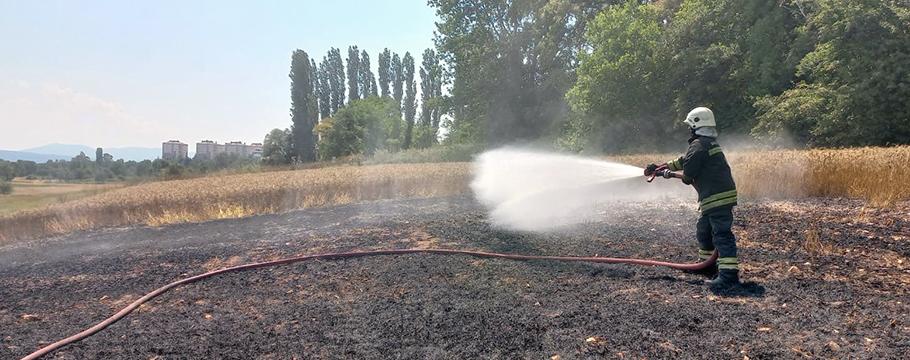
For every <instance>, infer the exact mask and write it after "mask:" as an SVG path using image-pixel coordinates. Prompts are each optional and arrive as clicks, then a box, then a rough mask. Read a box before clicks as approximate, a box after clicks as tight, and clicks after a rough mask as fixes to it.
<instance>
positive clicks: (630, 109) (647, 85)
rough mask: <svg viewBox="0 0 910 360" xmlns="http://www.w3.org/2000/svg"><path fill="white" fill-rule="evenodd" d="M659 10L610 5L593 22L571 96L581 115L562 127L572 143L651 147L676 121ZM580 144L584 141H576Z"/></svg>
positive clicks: (608, 148) (612, 147)
mask: <svg viewBox="0 0 910 360" xmlns="http://www.w3.org/2000/svg"><path fill="white" fill-rule="evenodd" d="M661 19H662V17H661V12H660V11H659V9H658V8H657V7H655V6H654V5H640V4H639V3H637V2H635V1H629V2H627V3H625V4H622V5H615V6H611V7H610V8H609V9H607V10H605V11H604V12H602V13H601V14H599V15H598V16H597V17H596V18H595V19H594V20H593V21H592V22H591V23H590V24H589V25H588V32H587V35H586V37H587V40H588V42H589V43H590V44H591V50H590V51H589V52H585V53H582V54H581V56H580V60H581V65H580V66H579V68H578V79H577V82H576V84H575V86H574V87H573V89H572V90H571V92H570V93H569V99H570V100H571V104H572V106H573V108H574V109H575V111H576V112H577V113H578V114H577V115H576V117H574V118H573V119H572V122H573V124H571V125H568V126H567V127H566V128H564V129H565V130H566V131H567V134H564V135H566V136H568V137H570V138H571V137H577V138H578V139H577V141H576V142H575V143H574V144H573V146H570V147H585V146H586V145H591V146H594V147H596V148H597V149H600V150H606V151H618V150H621V149H629V148H632V147H636V146H640V147H646V148H653V147H654V146H657V145H658V144H657V142H658V141H660V140H659V139H661V138H663V137H665V135H667V129H668V128H670V127H671V126H672V125H671V124H669V123H668V121H671V120H669V119H672V117H671V116H670V113H669V111H668V110H669V109H668V108H669V106H670V105H671V101H670V98H671V92H670V91H669V89H668V88H667V82H668V79H667V76H666V66H667V63H668V60H669V56H668V54H667V53H666V52H665V51H662V50H663V49H664V48H665V43H664V41H663V28H662V26H661ZM577 142H581V144H578V143H577Z"/></svg>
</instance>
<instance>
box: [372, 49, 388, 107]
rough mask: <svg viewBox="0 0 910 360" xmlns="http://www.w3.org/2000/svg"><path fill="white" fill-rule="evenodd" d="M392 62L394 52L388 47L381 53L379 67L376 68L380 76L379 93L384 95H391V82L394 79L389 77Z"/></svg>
mask: <svg viewBox="0 0 910 360" xmlns="http://www.w3.org/2000/svg"><path fill="white" fill-rule="evenodd" d="M391 62H392V52H390V51H389V49H388V48H386V49H384V50H383V51H382V53H380V54H379V60H378V68H377V69H376V74H377V75H378V76H379V95H380V96H382V97H387V96H389V95H390V93H389V82H391V81H392V79H391V78H390V77H389V67H390V66H391V65H392V64H391Z"/></svg>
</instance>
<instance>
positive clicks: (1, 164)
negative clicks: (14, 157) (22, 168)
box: [0, 160, 16, 181]
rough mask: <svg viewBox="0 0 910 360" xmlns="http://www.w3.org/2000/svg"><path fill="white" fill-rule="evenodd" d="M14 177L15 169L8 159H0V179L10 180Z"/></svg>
mask: <svg viewBox="0 0 910 360" xmlns="http://www.w3.org/2000/svg"><path fill="white" fill-rule="evenodd" d="M15 177H16V169H15V168H14V167H13V164H12V163H10V162H9V161H5V160H0V181H10V180H12V179H13V178H15Z"/></svg>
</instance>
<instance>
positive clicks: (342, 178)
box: [0, 146, 910, 243]
mask: <svg viewBox="0 0 910 360" xmlns="http://www.w3.org/2000/svg"><path fill="white" fill-rule="evenodd" d="M725 154H726V155H727V157H728V159H729V162H730V164H731V167H732V168H733V174H734V177H735V180H736V184H737V188H738V190H739V193H740V194H741V197H742V198H743V199H761V198H776V199H795V198H802V197H849V198H857V199H864V200H866V201H867V203H868V204H869V205H870V206H888V205H890V204H893V203H895V202H897V201H904V200H910V147H908V146H902V147H890V148H855V149H838V150H773V151H767V150H764V151H729V152H725ZM674 156H678V155H672V154H642V155H629V156H615V157H609V159H610V160H613V161H618V162H623V163H627V164H631V165H637V166H644V165H645V164H647V163H649V162H662V161H665V160H668V159H671V158H673V157H674ZM470 179H471V165H470V163H425V164H394V165H392V164H388V165H371V166H354V165H346V166H337V167H327V168H316V169H307V170H287V171H272V172H260V173H249V174H231V175H218V176H209V177H203V178H197V179H190V180H174V181H162V182H154V183H147V184H140V185H135V186H130V187H125V188H121V189H117V190H113V191H110V192H106V193H102V194H99V195H95V196H91V197H87V198H83V199H79V200H75V201H70V202H66V203H62V204H54V205H51V206H48V207H45V208H42V209H37V210H29V211H21V212H17V213H13V214H9V215H3V216H0V243H3V242H9V241H13V240H18V239H28V238H36V237H43V236H49V235H56V234H63V233H68V232H72V231H77V230H85V229H92V228H99V227H108V226H125V225H134V224H146V225H151V226H159V225H165V224H173V223H181V222H197V221H205V220H213V219H226V218H239V217H245V216H251V215H258V214H270V213H277V212H282V211H288V210H292V209H303V208H312V207H320V206H330V205H340V204H348V203H353V202H360V201H371V200H381V199H394V198H417V197H434V196H449V195H455V194H462V193H466V192H468V191H469V187H468V183H469V182H470ZM0 201H2V199H0Z"/></svg>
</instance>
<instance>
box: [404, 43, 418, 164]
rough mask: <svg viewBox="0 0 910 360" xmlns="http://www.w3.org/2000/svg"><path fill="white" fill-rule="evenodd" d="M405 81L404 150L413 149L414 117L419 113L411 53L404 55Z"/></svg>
mask: <svg viewBox="0 0 910 360" xmlns="http://www.w3.org/2000/svg"><path fill="white" fill-rule="evenodd" d="M402 67H403V68H404V69H403V76H402V77H403V80H404V85H405V87H406V88H405V97H404V104H403V105H402V108H403V110H404V121H405V123H406V124H407V125H406V128H405V133H404V147H403V148H404V149H407V148H410V147H411V139H412V137H413V132H414V115H415V114H416V112H417V83H416V82H414V57H412V56H411V53H410V52H406V53H404V59H403V60H402Z"/></svg>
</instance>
